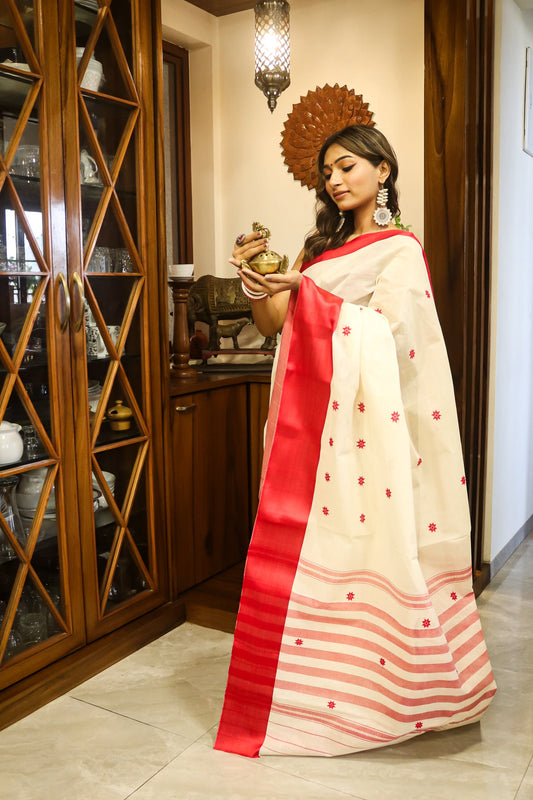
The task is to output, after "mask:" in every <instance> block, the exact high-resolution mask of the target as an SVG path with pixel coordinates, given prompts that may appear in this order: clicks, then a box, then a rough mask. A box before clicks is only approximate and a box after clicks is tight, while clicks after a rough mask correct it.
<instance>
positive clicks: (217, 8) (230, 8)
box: [187, 0, 256, 17]
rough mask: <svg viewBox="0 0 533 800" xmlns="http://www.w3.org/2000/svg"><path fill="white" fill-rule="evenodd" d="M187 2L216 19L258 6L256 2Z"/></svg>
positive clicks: (203, 0) (240, 0) (227, 0)
mask: <svg viewBox="0 0 533 800" xmlns="http://www.w3.org/2000/svg"><path fill="white" fill-rule="evenodd" d="M187 2H189V3H191V5H193V6H197V7H198V8H203V10H204V11H209V13H210V14H214V16H215V17H223V16H224V15H225V14H234V13H235V12H236V11H247V10H248V9H249V8H253V7H254V6H255V4H256V0H187Z"/></svg>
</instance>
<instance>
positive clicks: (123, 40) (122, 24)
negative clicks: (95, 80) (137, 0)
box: [110, 0, 133, 74]
mask: <svg viewBox="0 0 533 800" xmlns="http://www.w3.org/2000/svg"><path fill="white" fill-rule="evenodd" d="M110 11H111V20H112V22H113V23H114V26H115V29H116V31H117V32H118V36H119V37H120V44H121V49H122V52H123V54H124V56H125V59H126V62H127V64H128V68H129V71H130V73H131V74H133V59H132V53H133V49H132V8H131V2H130V0H113V1H112V3H111V6H110Z"/></svg>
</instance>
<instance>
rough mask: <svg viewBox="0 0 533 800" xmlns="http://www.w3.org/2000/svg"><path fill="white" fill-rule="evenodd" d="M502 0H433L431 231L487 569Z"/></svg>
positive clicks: (429, 38) (429, 20) (477, 546)
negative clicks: (495, 124)
mask: <svg viewBox="0 0 533 800" xmlns="http://www.w3.org/2000/svg"><path fill="white" fill-rule="evenodd" d="M493 37H494V0H448V2H446V3H442V2H439V0H426V3H425V68H426V78H425V159H424V161H425V232H424V243H425V248H426V252H427V255H428V260H429V264H430V269H431V274H432V279H433V286H434V290H435V299H436V302H437V308H438V310H439V316H440V320H441V324H442V328H443V331H444V336H445V339H446V344H447V347H448V353H449V356H450V363H451V368H452V375H453V380H454V386H455V393H456V399H457V408H458V412H459V423H460V427H461V436H462V442H463V449H464V455H465V467H466V473H467V481H468V488H469V498H470V508H471V515H472V554H473V561H474V568H475V571H476V573H481V571H482V563H481V558H482V529H483V502H484V479H485V452H486V404H487V393H488V385H487V380H488V332H489V331H488V325H489V318H488V303H489V293H488V287H489V275H490V212H491V159H492V136H491V125H492V84H493V66H492V63H493Z"/></svg>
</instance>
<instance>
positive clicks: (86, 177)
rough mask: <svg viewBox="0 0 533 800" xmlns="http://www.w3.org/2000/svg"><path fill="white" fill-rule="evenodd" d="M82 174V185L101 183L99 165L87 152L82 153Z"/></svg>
mask: <svg viewBox="0 0 533 800" xmlns="http://www.w3.org/2000/svg"><path fill="white" fill-rule="evenodd" d="M80 173H81V182H82V183H101V181H100V177H99V175H98V165H97V163H96V161H95V160H94V158H93V157H92V156H90V155H89V153H88V152H87V150H82V151H81V153H80Z"/></svg>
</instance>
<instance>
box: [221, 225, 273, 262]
mask: <svg viewBox="0 0 533 800" xmlns="http://www.w3.org/2000/svg"><path fill="white" fill-rule="evenodd" d="M240 239H241V237H240V236H239V237H237V240H236V241H235V245H234V247H233V253H232V257H231V258H230V259H229V262H230V264H233V265H234V266H235V267H238V268H240V266H241V264H242V261H243V259H246V261H250V259H251V258H253V257H254V256H256V255H257V254H258V253H264V252H265V250H268V245H269V241H268V239H265V238H264V237H263V236H261V234H260V233H259V231H254V232H253V233H249V234H248V235H247V236H244V238H243V240H242V242H240V243H239V240H240Z"/></svg>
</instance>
